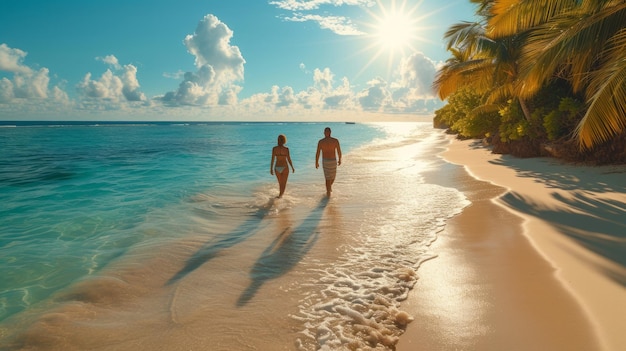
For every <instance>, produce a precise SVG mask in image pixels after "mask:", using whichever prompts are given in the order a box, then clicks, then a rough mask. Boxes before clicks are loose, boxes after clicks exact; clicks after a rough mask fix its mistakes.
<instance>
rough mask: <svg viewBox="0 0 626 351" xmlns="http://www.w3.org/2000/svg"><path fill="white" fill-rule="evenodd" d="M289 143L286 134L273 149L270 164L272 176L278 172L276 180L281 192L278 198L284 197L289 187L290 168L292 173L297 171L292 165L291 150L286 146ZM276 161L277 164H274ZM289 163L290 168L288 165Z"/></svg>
mask: <svg viewBox="0 0 626 351" xmlns="http://www.w3.org/2000/svg"><path fill="white" fill-rule="evenodd" d="M286 143H287V137H286V136H285V135H284V134H281V135H279V136H278V145H277V146H274V148H273V149H272V161H271V162H270V174H272V175H273V174H274V172H276V179H278V188H279V189H280V192H279V194H278V196H277V198H279V199H280V198H281V197H283V193H285V188H286V187H287V178H288V177H289V166H291V171H292V173H293V172H295V171H296V170H295V169H294V168H293V164H292V163H291V156H290V155H289V148H287V147H286V146H285V144H286ZM274 160H276V163H274ZM287 163H289V166H288V165H287Z"/></svg>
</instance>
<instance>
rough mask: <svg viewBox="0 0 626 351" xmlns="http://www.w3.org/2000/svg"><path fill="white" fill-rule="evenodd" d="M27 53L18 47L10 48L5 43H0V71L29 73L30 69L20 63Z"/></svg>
mask: <svg viewBox="0 0 626 351" xmlns="http://www.w3.org/2000/svg"><path fill="white" fill-rule="evenodd" d="M27 54H28V53H26V52H25V51H22V50H20V49H11V48H10V47H8V46H7V45H6V44H0V71H6V72H12V73H22V74H30V73H31V71H32V70H31V69H30V68H29V67H28V66H25V65H24V64H23V63H22V60H24V57H26V55H27Z"/></svg>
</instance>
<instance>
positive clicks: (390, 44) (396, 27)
mask: <svg viewBox="0 0 626 351" xmlns="http://www.w3.org/2000/svg"><path fill="white" fill-rule="evenodd" d="M408 1H409V0H377V1H376V6H373V7H371V8H369V9H366V10H365V11H366V12H367V14H368V15H369V20H368V21H367V22H366V23H363V26H364V27H365V28H367V34H366V35H365V39H366V40H367V41H368V42H369V44H368V45H367V46H366V47H364V49H363V51H362V52H360V53H363V52H365V51H368V52H372V51H373V52H374V54H373V55H372V57H371V59H370V60H369V62H368V63H367V64H366V65H365V67H363V69H362V70H361V72H359V74H360V73H362V72H364V71H365V70H366V69H367V67H369V66H370V65H372V64H374V63H375V62H379V61H380V59H381V58H384V57H386V59H387V69H388V70H392V68H393V67H396V65H397V60H398V59H400V58H404V57H407V56H409V55H410V54H412V53H414V52H417V51H419V48H418V47H419V45H420V44H422V43H426V42H430V40H428V39H427V38H424V37H423V36H421V35H420V33H421V32H424V31H425V30H427V29H428V28H426V27H423V26H422V25H421V23H423V22H424V20H425V19H426V18H427V17H428V16H431V15H432V14H433V13H432V12H431V13H420V11H419V6H420V5H421V4H422V1H412V3H413V5H411V6H412V7H410V6H409V5H408Z"/></svg>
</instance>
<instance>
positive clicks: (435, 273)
mask: <svg viewBox="0 0 626 351" xmlns="http://www.w3.org/2000/svg"><path fill="white" fill-rule="evenodd" d="M450 138H452V137H450ZM441 156H442V157H443V158H444V159H445V160H447V161H448V162H451V163H453V164H451V165H450V166H449V167H448V169H447V172H444V174H445V175H446V176H445V177H442V172H441V170H439V171H438V172H437V174H434V175H433V179H431V181H435V182H438V183H441V184H442V185H446V186H454V187H456V188H458V189H460V190H461V191H463V192H465V193H466V195H467V196H468V199H469V200H470V201H471V202H472V204H471V205H470V206H468V207H467V208H466V209H465V210H464V211H463V212H462V213H461V214H460V215H458V216H456V217H454V218H453V219H451V220H449V221H448V223H447V226H446V230H445V231H444V232H443V233H440V235H439V238H438V239H437V241H436V242H435V243H434V244H433V245H432V249H433V250H434V251H435V253H437V254H438V257H437V258H436V259H433V260H431V261H429V262H427V263H425V264H424V265H422V267H420V269H419V272H418V274H419V278H420V279H419V281H418V283H417V284H416V286H415V289H414V290H413V291H412V293H411V295H410V297H409V299H408V301H407V302H406V303H405V304H403V307H404V308H405V310H406V311H408V312H409V313H411V314H413V316H414V317H415V322H413V323H411V324H410V325H409V326H408V328H407V330H406V333H405V334H404V335H403V336H402V337H401V339H400V342H399V343H398V345H397V350H399V351H402V350H413V351H416V350H611V351H612V350H615V351H617V350H624V349H626V335H625V333H623V326H624V325H625V323H626V317H625V316H626V289H625V286H626V269H625V268H624V267H625V265H624V263H625V262H624V260H625V259H626V254H625V253H626V241H625V234H624V233H626V225H625V224H624V221H623V218H625V215H626V212H625V208H626V178H625V175H626V173H624V172H626V167H623V166H622V167H576V166H568V165H563V164H559V163H558V162H556V161H554V160H549V159H516V158H512V157H509V156H501V155H494V154H491V153H490V151H489V150H488V149H487V148H485V147H483V146H482V145H480V143H478V142H476V141H458V140H454V141H452V144H451V145H450V146H449V148H448V150H446V151H445V152H444V153H442V154H441ZM435 176H436V179H435V178H434V177H435Z"/></svg>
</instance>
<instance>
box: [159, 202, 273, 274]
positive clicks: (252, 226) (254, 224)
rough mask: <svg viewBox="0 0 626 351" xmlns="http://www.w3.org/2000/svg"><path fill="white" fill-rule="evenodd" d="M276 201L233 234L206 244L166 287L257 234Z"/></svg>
mask: <svg viewBox="0 0 626 351" xmlns="http://www.w3.org/2000/svg"><path fill="white" fill-rule="evenodd" d="M274 201H275V200H274V199H271V200H270V201H269V202H268V203H267V204H265V206H262V207H261V208H259V209H258V210H257V211H256V212H254V213H253V214H252V215H251V217H250V219H248V220H246V221H245V222H243V223H242V224H241V225H240V226H239V227H237V228H236V229H235V230H233V231H232V232H230V233H228V234H227V235H223V236H222V235H220V236H219V239H215V240H211V241H209V242H207V243H205V244H204V245H203V246H202V247H201V248H200V249H199V250H198V251H196V253H195V254H193V256H191V257H190V258H189V259H188V260H187V263H186V264H185V267H183V268H182V269H181V270H180V271H178V272H177V273H176V274H175V275H174V276H173V277H172V278H170V279H169V280H168V281H167V283H166V285H170V284H173V283H175V282H177V281H178V280H180V279H182V278H184V277H185V276H186V275H187V274H189V273H191V272H193V271H194V270H196V269H197V268H199V267H200V266H202V265H203V264H205V263H206V262H208V261H210V260H212V259H213V258H215V257H216V256H217V255H218V254H219V252H220V251H222V250H224V249H227V248H229V247H232V246H235V245H236V244H238V243H240V242H243V241H244V240H246V239H247V238H249V237H251V236H252V235H253V234H254V233H256V229H257V228H258V227H259V225H260V224H261V222H262V221H263V219H264V218H265V217H266V216H267V215H268V214H269V213H270V211H271V208H272V207H273V205H274Z"/></svg>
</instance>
